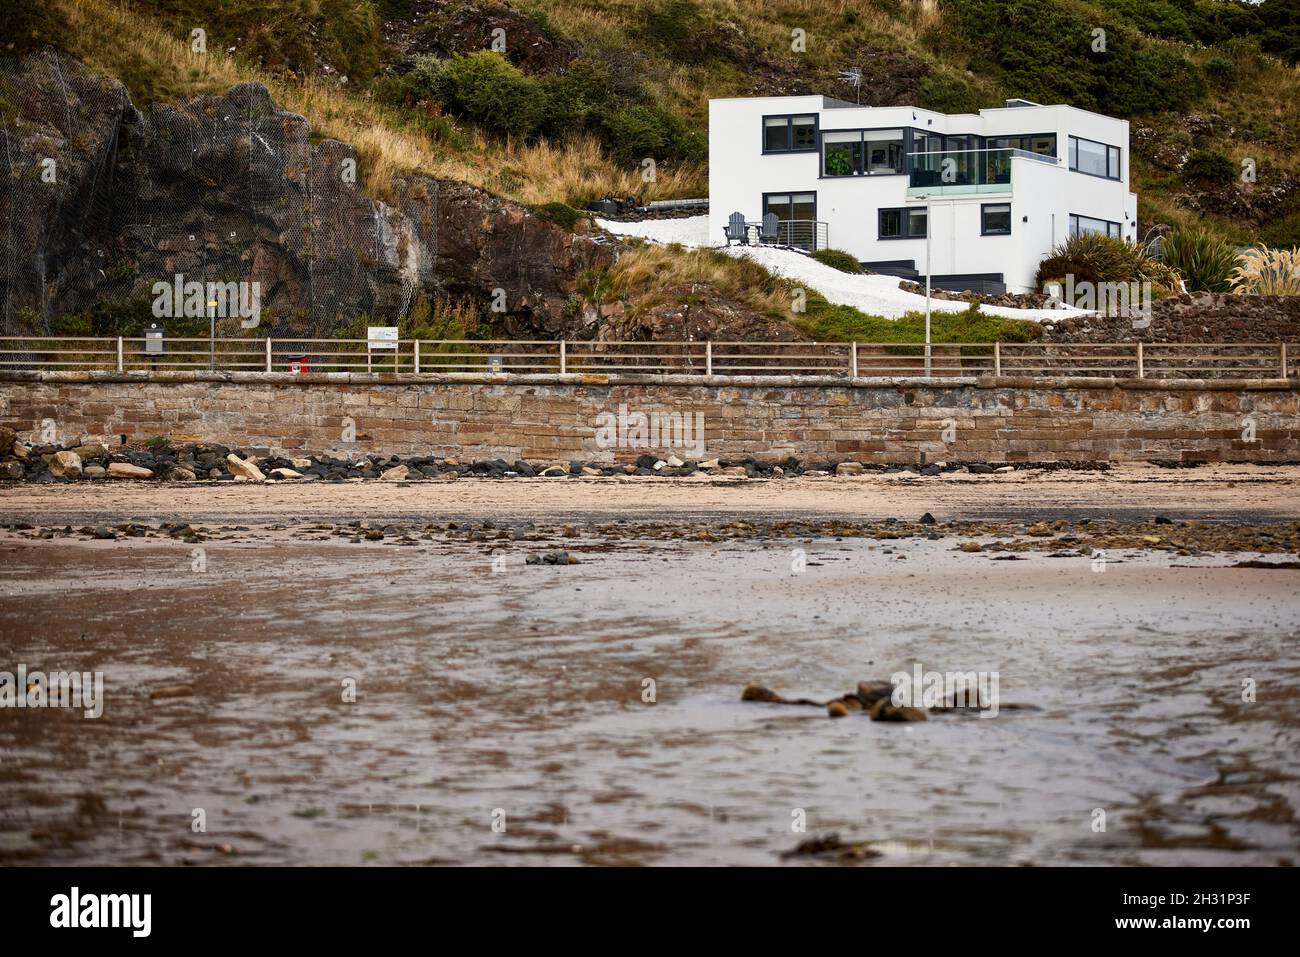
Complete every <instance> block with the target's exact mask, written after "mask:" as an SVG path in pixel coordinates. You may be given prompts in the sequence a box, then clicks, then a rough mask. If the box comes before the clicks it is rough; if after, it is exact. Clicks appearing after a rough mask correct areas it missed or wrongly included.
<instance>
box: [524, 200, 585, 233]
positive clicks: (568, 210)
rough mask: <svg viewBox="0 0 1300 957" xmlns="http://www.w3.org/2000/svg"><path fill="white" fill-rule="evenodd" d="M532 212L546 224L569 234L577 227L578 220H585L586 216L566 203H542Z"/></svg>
mask: <svg viewBox="0 0 1300 957" xmlns="http://www.w3.org/2000/svg"><path fill="white" fill-rule="evenodd" d="M533 212H535V213H536V214H537V215H538V216H539V217H541V218H542V219H544V220H546V221H547V222H548V223H554V224H555V225H556V226H559V227H560V228H561V229H567V230H568V231H569V232H573V227H575V226H577V225H578V221H579V220H582V219H586V218H587V214H586V213H584V212H583V211H582V210H580V209H574V208H573V207H572V206H569V205H568V204H566V203H544V204H542V205H541V206H538V207H537V208H536V209H534V210H533Z"/></svg>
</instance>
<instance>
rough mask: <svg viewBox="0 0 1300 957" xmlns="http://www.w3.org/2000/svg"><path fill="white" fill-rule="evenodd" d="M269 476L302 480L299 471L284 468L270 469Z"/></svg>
mask: <svg viewBox="0 0 1300 957" xmlns="http://www.w3.org/2000/svg"><path fill="white" fill-rule="evenodd" d="M402 468H406V466H402ZM271 474H272V475H274V476H275V477H276V478H279V479H300V478H302V473H301V472H299V471H297V470H295V469H286V468H278V469H271ZM313 477H314V476H313ZM380 477H381V478H384V477H386V476H380Z"/></svg>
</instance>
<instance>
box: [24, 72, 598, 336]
mask: <svg viewBox="0 0 1300 957" xmlns="http://www.w3.org/2000/svg"><path fill="white" fill-rule="evenodd" d="M0 138H2V139H3V149H0V168H3V169H4V171H5V174H6V175H5V180H4V186H5V187H7V189H4V188H0V243H3V255H0V331H3V332H7V333H10V334H12V333H15V332H48V331H49V329H50V323H51V322H52V321H54V320H55V319H56V318H57V317H59V316H62V315H64V314H67V313H75V312H80V311H83V310H86V309H88V308H90V307H91V306H93V305H94V304H95V303H96V302H99V301H104V300H117V301H127V302H152V300H153V295H152V293H151V289H152V287H153V284H154V283H155V282H158V281H160V280H161V281H168V282H171V281H173V278H174V277H175V276H176V275H177V274H180V275H182V276H184V277H185V279H186V280H199V281H201V282H205V283H206V282H230V281H246V282H257V283H259V285H260V297H261V307H262V326H261V328H262V329H264V330H267V331H269V333H270V334H275V335H287V334H288V335H298V336H312V337H316V336H320V337H327V336H330V335H331V334H332V333H333V331H334V330H335V329H336V328H338V326H340V325H341V324H343V323H346V322H349V321H351V320H353V319H354V318H355V317H356V316H358V315H359V314H362V313H365V314H367V315H368V316H370V317H372V318H373V319H374V320H375V321H376V323H383V324H396V323H397V321H398V318H399V317H400V316H402V315H404V314H405V312H406V311H407V310H408V309H409V308H410V307H411V305H412V304H413V302H415V301H416V299H417V298H418V297H419V296H420V295H425V296H428V297H429V298H431V299H432V298H435V297H438V296H447V297H451V298H454V299H456V298H462V297H470V298H473V299H474V300H476V301H478V302H479V303H481V304H484V305H487V304H489V303H491V302H492V300H493V298H494V296H495V297H496V299H497V300H498V301H500V300H501V299H502V296H501V294H500V293H495V290H504V303H505V309H506V311H505V312H504V313H499V312H498V313H488V315H489V316H490V317H491V318H492V319H494V320H496V321H497V324H498V325H499V331H502V332H504V331H506V330H507V329H508V330H509V331H510V332H511V333H512V334H515V335H520V334H524V335H537V336H539V337H548V336H550V335H553V334H555V333H558V332H561V331H563V329H564V328H565V323H566V322H572V318H573V317H572V315H571V314H572V312H573V309H572V307H571V306H570V305H569V304H568V298H569V285H570V282H571V280H572V278H573V277H574V276H575V275H577V274H578V273H580V272H582V271H583V270H585V269H588V268H593V267H603V266H608V265H609V264H610V263H611V262H612V261H613V259H614V257H615V254H616V252H617V245H616V244H615V243H614V242H613V241H612V240H610V239H609V237H608V236H605V235H603V234H599V233H594V232H588V231H584V230H582V229H581V225H582V224H580V228H579V231H578V232H576V233H574V232H569V231H567V230H565V229H562V228H560V227H558V226H556V225H554V224H552V223H551V222H549V221H547V220H544V219H541V218H539V217H538V216H536V215H534V214H533V213H532V212H531V211H529V210H527V209H525V208H523V207H521V206H518V205H515V204H512V203H508V202H503V201H501V200H498V199H496V198H494V197H492V196H490V195H488V194H486V193H484V192H482V191H480V190H476V189H474V188H472V187H469V186H466V185H464V184H462V183H455V182H447V181H439V180H436V179H433V178H430V177H427V176H422V175H412V176H409V177H406V178H397V179H395V180H394V183H393V187H392V190H391V194H390V196H389V200H390V201H389V202H383V201H379V200H376V199H373V198H371V197H370V196H368V195H367V194H366V193H365V191H364V189H363V186H362V176H363V171H362V170H360V169H359V168H358V162H357V156H356V153H355V151H354V150H353V149H352V148H351V147H350V146H348V145H347V144H345V143H340V142H337V141H334V140H314V139H313V137H312V131H311V127H310V124H309V123H308V121H307V120H306V119H305V118H304V117H302V116H298V115H296V114H293V113H289V112H286V111H285V110H282V109H280V108H279V107H278V106H277V105H276V104H275V103H274V102H273V101H272V99H271V96H270V94H269V92H268V91H267V89H266V88H265V87H263V86H262V85H261V84H257V83H244V84H240V85H238V86H236V87H233V88H232V89H231V90H230V91H229V92H228V93H226V94H225V95H223V96H209V97H199V98H197V99H193V100H190V101H188V102H185V103H181V104H177V105H161V104H155V105H152V106H150V107H149V108H148V109H146V110H139V109H137V108H136V107H135V106H134V105H133V104H132V103H131V101H130V98H129V96H128V95H127V93H126V91H125V89H124V88H123V87H122V85H121V84H119V83H118V82H117V81H116V80H113V79H109V78H106V77H102V76H97V75H95V74H93V73H91V72H89V71H88V70H86V69H85V68H84V67H83V66H82V65H81V64H79V63H78V62H76V61H75V60H72V59H71V58H69V57H67V56H65V55H62V54H58V53H55V52H54V51H52V50H48V49H47V50H43V51H39V52H36V53H32V54H29V55H27V56H26V57H23V58H21V59H8V60H3V59H0ZM262 334H265V333H262Z"/></svg>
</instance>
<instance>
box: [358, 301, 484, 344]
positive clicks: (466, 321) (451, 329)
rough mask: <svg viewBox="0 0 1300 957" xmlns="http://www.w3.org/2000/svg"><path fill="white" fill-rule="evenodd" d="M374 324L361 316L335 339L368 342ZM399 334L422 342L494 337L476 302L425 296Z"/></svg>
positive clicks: (404, 320) (400, 326)
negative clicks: (368, 334) (369, 329)
mask: <svg viewBox="0 0 1300 957" xmlns="http://www.w3.org/2000/svg"><path fill="white" fill-rule="evenodd" d="M371 325H374V321H373V320H372V319H371V318H370V316H369V315H368V314H366V313H361V314H359V315H357V316H355V317H354V318H353V319H352V321H351V322H349V323H347V324H345V325H343V326H341V327H339V328H338V329H336V330H335V332H334V337H335V338H336V339H365V338H366V329H367V327H368V326H371ZM397 335H398V337H399V338H401V339H419V340H420V341H421V342H445V341H447V340H460V339H490V338H492V332H491V329H490V328H489V327H488V325H487V324H486V323H485V322H484V321H483V308H482V307H481V306H480V304H479V303H477V302H475V301H474V300H473V299H470V298H468V297H462V298H460V299H451V298H450V297H446V296H437V297H435V298H434V299H432V300H431V299H430V298H429V297H428V296H426V295H424V294H423V293H421V294H420V295H419V296H417V297H416V300H415V302H414V303H413V304H412V305H411V308H410V309H409V310H408V311H407V313H406V315H404V316H401V317H399V318H398V320H397Z"/></svg>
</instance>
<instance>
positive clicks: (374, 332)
mask: <svg viewBox="0 0 1300 957" xmlns="http://www.w3.org/2000/svg"><path fill="white" fill-rule="evenodd" d="M366 347H367V348H369V349H396V348H397V327H396V326H366Z"/></svg>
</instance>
